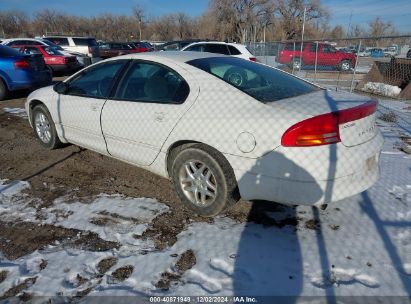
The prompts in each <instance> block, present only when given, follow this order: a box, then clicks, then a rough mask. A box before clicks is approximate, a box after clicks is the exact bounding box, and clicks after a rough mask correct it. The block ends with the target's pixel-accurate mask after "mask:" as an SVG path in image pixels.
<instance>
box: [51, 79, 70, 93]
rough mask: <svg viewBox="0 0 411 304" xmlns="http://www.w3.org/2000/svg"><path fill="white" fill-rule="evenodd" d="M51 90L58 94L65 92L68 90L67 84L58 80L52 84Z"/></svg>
mask: <svg viewBox="0 0 411 304" xmlns="http://www.w3.org/2000/svg"><path fill="white" fill-rule="evenodd" d="M53 90H54V91H55V92H57V93H59V94H66V92H67V90H68V84H67V83H65V82H62V81H60V82H58V83H56V84H55V85H54V87H53Z"/></svg>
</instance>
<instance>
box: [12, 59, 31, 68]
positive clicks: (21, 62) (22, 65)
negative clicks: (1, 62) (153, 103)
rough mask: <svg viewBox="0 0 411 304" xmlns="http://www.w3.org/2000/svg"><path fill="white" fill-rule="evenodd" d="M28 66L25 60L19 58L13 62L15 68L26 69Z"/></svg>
mask: <svg viewBox="0 0 411 304" xmlns="http://www.w3.org/2000/svg"><path fill="white" fill-rule="evenodd" d="M29 67H30V63H29V62H28V61H27V60H24V59H21V60H17V61H16V62H14V68H16V69H27V68H29Z"/></svg>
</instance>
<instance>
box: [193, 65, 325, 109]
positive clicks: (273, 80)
mask: <svg viewBox="0 0 411 304" xmlns="http://www.w3.org/2000/svg"><path fill="white" fill-rule="evenodd" d="M187 64H190V65H192V66H194V67H196V68H199V69H201V70H203V71H205V72H207V73H210V74H212V75H214V76H216V77H218V78H220V79H221V80H223V81H225V82H227V83H229V84H230V85H232V86H234V87H235V88H237V89H239V90H241V91H243V92H244V93H246V94H248V95H250V96H251V97H253V98H255V99H257V100H259V101H261V102H272V101H276V100H280V99H284V98H290V97H294V96H299V95H303V94H307V93H311V92H313V91H315V90H318V88H317V87H316V86H314V85H312V84H310V83H308V82H306V81H304V80H301V79H299V78H296V77H294V76H292V75H289V74H287V73H285V72H282V71H280V70H277V69H274V68H271V67H268V66H265V65H262V64H257V63H254V62H251V61H247V60H243V59H239V58H235V57H211V58H201V59H195V60H191V61H188V62H187Z"/></svg>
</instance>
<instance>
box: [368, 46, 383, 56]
mask: <svg viewBox="0 0 411 304" xmlns="http://www.w3.org/2000/svg"><path fill="white" fill-rule="evenodd" d="M370 52H371V57H373V58H380V57H384V51H383V50H382V49H378V48H375V49H371V50H370Z"/></svg>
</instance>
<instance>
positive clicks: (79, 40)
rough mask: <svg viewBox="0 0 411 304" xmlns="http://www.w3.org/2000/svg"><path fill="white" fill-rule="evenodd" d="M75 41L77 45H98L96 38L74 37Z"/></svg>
mask: <svg viewBox="0 0 411 304" xmlns="http://www.w3.org/2000/svg"><path fill="white" fill-rule="evenodd" d="M73 42H74V44H75V45H77V46H97V41H96V39H94V38H73Z"/></svg>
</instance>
